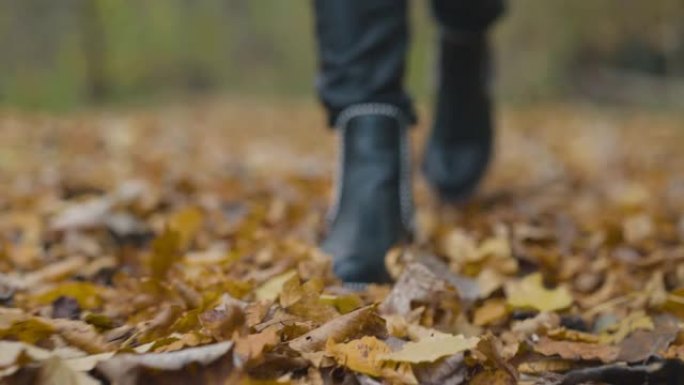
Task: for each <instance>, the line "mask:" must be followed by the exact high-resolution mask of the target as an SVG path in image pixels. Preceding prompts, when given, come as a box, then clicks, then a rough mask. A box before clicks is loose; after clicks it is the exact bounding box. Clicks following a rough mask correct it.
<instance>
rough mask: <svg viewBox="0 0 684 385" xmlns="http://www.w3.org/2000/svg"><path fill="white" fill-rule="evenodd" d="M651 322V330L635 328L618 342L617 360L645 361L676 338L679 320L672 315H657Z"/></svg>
mask: <svg viewBox="0 0 684 385" xmlns="http://www.w3.org/2000/svg"><path fill="white" fill-rule="evenodd" d="M653 324H654V327H653V330H647V329H640V330H636V331H634V332H632V333H631V334H630V335H629V336H628V337H627V338H625V339H624V340H623V341H622V342H620V344H619V348H620V355H619V356H618V360H619V361H625V362H643V361H646V360H647V359H648V358H650V357H651V356H655V355H657V354H658V353H659V352H660V351H662V350H665V349H666V348H667V347H668V346H670V344H671V343H672V341H674V340H675V339H676V338H677V334H678V333H679V322H678V320H677V319H676V318H674V317H673V316H670V315H667V314H663V315H659V316H657V317H655V318H654V319H653Z"/></svg>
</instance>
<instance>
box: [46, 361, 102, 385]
mask: <svg viewBox="0 0 684 385" xmlns="http://www.w3.org/2000/svg"><path fill="white" fill-rule="evenodd" d="M99 383H100V382H99V381H97V380H95V379H94V378H92V377H90V376H88V375H87V374H85V373H82V372H78V371H76V370H74V369H72V368H71V366H69V364H68V363H67V362H66V361H65V360H64V359H62V358H60V357H57V356H52V357H50V358H48V359H46V360H45V361H44V362H43V363H42V365H41V366H40V370H39V371H38V376H37V378H36V381H35V384H36V385H56V384H59V385H98V384H99Z"/></svg>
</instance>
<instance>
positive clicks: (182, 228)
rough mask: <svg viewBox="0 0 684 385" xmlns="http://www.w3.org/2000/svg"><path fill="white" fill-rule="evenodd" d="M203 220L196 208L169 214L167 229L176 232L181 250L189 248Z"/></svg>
mask: <svg viewBox="0 0 684 385" xmlns="http://www.w3.org/2000/svg"><path fill="white" fill-rule="evenodd" d="M203 219H204V216H203V215H202V211H200V210H199V209H198V208H196V207H186V208H183V209H181V210H179V211H177V212H175V213H173V214H171V216H170V217H169V228H170V229H172V230H174V231H177V232H178V235H179V238H180V239H179V241H178V245H179V247H180V249H181V250H185V249H187V248H188V246H190V243H191V242H192V241H193V240H194V238H195V236H196V235H197V233H198V232H199V230H200V228H201V226H202V220H203Z"/></svg>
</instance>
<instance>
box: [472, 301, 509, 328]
mask: <svg viewBox="0 0 684 385" xmlns="http://www.w3.org/2000/svg"><path fill="white" fill-rule="evenodd" d="M507 315H508V307H507V306H506V301H504V300H502V299H491V300H488V301H486V302H485V303H484V304H483V305H482V306H481V307H479V308H477V309H476V310H475V314H474V316H473V323H474V324H475V325H477V326H485V325H489V324H492V323H496V322H498V321H500V320H502V319H504V318H505V317H506V316H507Z"/></svg>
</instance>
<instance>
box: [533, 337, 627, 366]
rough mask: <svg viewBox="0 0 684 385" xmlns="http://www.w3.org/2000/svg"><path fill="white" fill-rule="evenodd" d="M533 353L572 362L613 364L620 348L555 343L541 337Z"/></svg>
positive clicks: (580, 343)
mask: <svg viewBox="0 0 684 385" xmlns="http://www.w3.org/2000/svg"><path fill="white" fill-rule="evenodd" d="M534 351H535V352H537V353H541V354H543V355H545V356H553V355H558V356H560V357H561V358H563V359H566V360H572V361H594V360H597V361H601V362H603V363H610V362H615V361H616V360H617V358H618V355H619V354H620V348H618V347H617V346H612V345H601V344H590V343H586V342H574V341H556V340H552V339H550V338H547V337H542V338H540V339H539V341H537V342H536V343H535V344H534Z"/></svg>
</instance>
